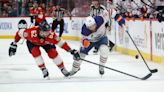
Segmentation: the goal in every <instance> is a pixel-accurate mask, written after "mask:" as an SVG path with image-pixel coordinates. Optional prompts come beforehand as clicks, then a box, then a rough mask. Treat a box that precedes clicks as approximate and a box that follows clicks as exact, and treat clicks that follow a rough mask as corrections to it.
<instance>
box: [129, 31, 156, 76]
mask: <svg viewBox="0 0 164 92" xmlns="http://www.w3.org/2000/svg"><path fill="white" fill-rule="evenodd" d="M126 32H127V34H128V36H129V37H130V39H131V40H132V42H133V44H134V46H135V47H136V49H137V51H138V53H139V54H140V56H141V58H142V60H143V61H144V63H145V65H146V67H147V68H148V70H149V71H150V72H151V73H156V72H158V70H157V69H152V70H151V69H150V68H149V66H148V64H147V63H146V61H145V59H144V57H143V56H142V54H141V52H140V50H139V49H138V47H137V45H136V44H135V42H134V40H133V38H132V37H131V35H130V34H129V32H128V31H126Z"/></svg>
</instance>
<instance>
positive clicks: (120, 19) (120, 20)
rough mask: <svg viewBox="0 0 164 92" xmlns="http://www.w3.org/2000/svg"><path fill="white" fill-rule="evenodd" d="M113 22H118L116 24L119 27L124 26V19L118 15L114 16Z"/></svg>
mask: <svg viewBox="0 0 164 92" xmlns="http://www.w3.org/2000/svg"><path fill="white" fill-rule="evenodd" d="M114 19H115V21H117V22H118V24H119V25H120V26H122V25H123V24H125V19H124V18H123V17H122V16H121V15H120V14H116V16H115V17H114Z"/></svg>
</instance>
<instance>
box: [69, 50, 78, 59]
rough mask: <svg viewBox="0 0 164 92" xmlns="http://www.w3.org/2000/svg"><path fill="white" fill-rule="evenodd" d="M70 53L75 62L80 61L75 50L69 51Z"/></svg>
mask: <svg viewBox="0 0 164 92" xmlns="http://www.w3.org/2000/svg"><path fill="white" fill-rule="evenodd" d="M70 53H71V54H72V55H73V58H74V59H75V60H80V55H79V52H78V51H77V50H75V49H73V50H70Z"/></svg>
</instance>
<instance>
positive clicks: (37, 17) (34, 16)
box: [30, 1, 46, 26]
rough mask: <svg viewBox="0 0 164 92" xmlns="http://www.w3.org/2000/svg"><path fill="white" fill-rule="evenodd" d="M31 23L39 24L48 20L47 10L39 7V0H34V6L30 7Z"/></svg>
mask: <svg viewBox="0 0 164 92" xmlns="http://www.w3.org/2000/svg"><path fill="white" fill-rule="evenodd" d="M30 17H31V23H35V26H37V25H38V24H39V23H41V22H43V21H46V16H45V12H43V10H42V8H41V7H38V3H37V1H34V4H33V7H31V8H30Z"/></svg>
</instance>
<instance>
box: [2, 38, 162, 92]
mask: <svg viewBox="0 0 164 92" xmlns="http://www.w3.org/2000/svg"><path fill="white" fill-rule="evenodd" d="M11 41H13V40H11V39H10V40H7V39H1V40H0V92H164V65H160V64H155V63H152V62H148V65H149V66H150V68H151V69H154V68H157V69H158V70H159V71H158V72H157V73H155V74H153V75H152V76H151V77H150V78H149V79H148V80H145V81H142V80H138V79H135V78H132V77H129V76H126V75H123V74H120V73H117V72H114V71H111V70H108V69H105V74H104V76H100V75H99V72H98V66H96V65H93V64H89V63H86V62H83V63H82V65H81V70H80V71H79V72H78V73H77V74H76V75H74V76H72V77H69V78H65V77H64V76H63V75H62V74H61V72H60V70H59V69H58V68H57V67H56V65H55V64H54V63H53V62H52V60H51V59H49V58H48V56H47V54H46V53H45V51H44V50H43V49H42V56H43V58H44V60H45V63H46V66H47V68H48V70H49V73H50V80H45V79H43V78H42V73H41V71H40V70H39V68H38V67H37V66H36V64H35V61H34V59H33V58H32V56H31V55H30V54H29V52H28V50H27V47H26V43H25V42H24V44H23V45H19V46H18V49H17V53H16V55H15V56H12V57H9V56H8V48H9V45H10V43H11ZM68 44H69V45H70V46H71V47H72V48H75V49H78V48H79V46H80V43H79V42H77V41H68ZM57 50H58V52H59V54H60V56H61V57H62V58H63V61H64V63H65V66H66V68H67V69H68V70H71V67H72V62H73V59H72V56H71V55H70V54H69V53H67V52H66V51H64V50H62V49H60V48H57ZM86 59H87V60H90V61H92V62H96V63H99V56H98V55H95V54H93V53H92V51H91V52H90V53H89V55H88V56H87V57H86ZM106 66H108V67H111V68H114V69H117V70H121V71H124V72H126V73H129V74H132V75H135V76H138V77H143V76H145V75H147V74H148V73H149V71H148V69H147V68H146V66H145V64H144V63H143V62H142V60H141V59H135V57H130V56H127V55H122V54H119V53H117V52H112V53H110V54H109V58H108V62H107V64H106Z"/></svg>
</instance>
